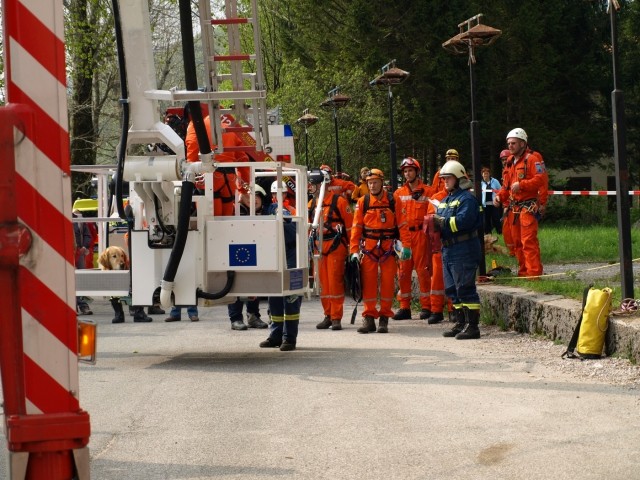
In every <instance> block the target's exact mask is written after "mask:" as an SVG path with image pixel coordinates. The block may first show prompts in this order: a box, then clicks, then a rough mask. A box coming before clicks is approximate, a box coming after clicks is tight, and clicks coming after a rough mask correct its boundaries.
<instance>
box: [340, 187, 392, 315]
mask: <svg viewBox="0 0 640 480" xmlns="http://www.w3.org/2000/svg"><path fill="white" fill-rule="evenodd" d="M389 196H390V195H389V194H387V192H386V191H384V190H383V191H382V192H381V194H380V196H379V197H380V198H378V197H375V196H373V195H371V194H369V195H368V197H369V209H368V210H367V211H366V212H364V211H363V210H364V201H365V199H366V198H367V195H365V196H364V197H361V198H359V199H358V203H357V205H356V210H355V213H354V216H353V227H352V228H351V242H350V245H349V253H351V254H354V253H358V252H360V251H361V252H362V253H363V257H362V261H361V264H360V274H361V276H362V302H363V303H364V311H363V312H362V316H363V317H373V318H374V319H376V318H378V317H381V316H383V317H387V318H390V317H392V316H393V311H392V310H391V304H392V303H393V292H394V289H395V276H396V256H395V254H394V249H393V244H394V242H395V240H396V239H397V233H396V226H397V224H396V215H395V212H394V211H393V210H392V209H391V205H390V201H389ZM378 275H379V276H380V279H379V280H378ZM378 285H380V309H378V308H376V305H377V298H378Z"/></svg>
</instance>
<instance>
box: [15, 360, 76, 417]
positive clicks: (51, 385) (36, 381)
mask: <svg viewBox="0 0 640 480" xmlns="http://www.w3.org/2000/svg"><path fill="white" fill-rule="evenodd" d="M24 367H25V368H24V370H25V383H26V393H27V398H28V399H29V401H30V402H31V403H33V404H34V405H35V406H36V407H37V408H38V409H39V410H41V411H42V412H43V413H58V412H73V411H76V410H78V408H80V404H79V402H78V399H77V398H76V397H74V396H73V395H71V393H70V392H68V391H67V390H66V389H64V388H63V387H62V385H60V384H59V383H58V382H56V381H55V380H54V379H53V378H51V377H50V376H49V375H48V374H47V372H45V371H44V370H42V369H41V368H40V367H39V366H38V365H37V364H36V363H35V362H34V361H33V360H31V359H30V358H29V357H28V356H26V355H25V356H24Z"/></svg>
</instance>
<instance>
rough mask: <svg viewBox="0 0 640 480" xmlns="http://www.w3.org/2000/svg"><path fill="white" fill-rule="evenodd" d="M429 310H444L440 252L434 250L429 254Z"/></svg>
mask: <svg viewBox="0 0 640 480" xmlns="http://www.w3.org/2000/svg"><path fill="white" fill-rule="evenodd" d="M431 263H432V265H433V266H432V272H433V273H432V275H431V311H432V312H434V313H442V312H443V311H444V271H443V268H442V252H435V253H434V254H433V255H432V256H431Z"/></svg>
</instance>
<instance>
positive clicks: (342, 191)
mask: <svg viewBox="0 0 640 480" xmlns="http://www.w3.org/2000/svg"><path fill="white" fill-rule="evenodd" d="M355 189H356V184H355V183H353V182H352V181H350V180H342V179H341V178H336V177H332V178H331V182H330V183H329V185H327V190H328V191H330V192H331V193H337V194H338V195H342V196H343V197H344V198H345V200H347V201H350V200H351V195H352V194H353V191H354V190H355Z"/></svg>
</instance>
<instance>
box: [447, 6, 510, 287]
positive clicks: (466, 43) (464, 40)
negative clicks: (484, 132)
mask: <svg viewBox="0 0 640 480" xmlns="http://www.w3.org/2000/svg"><path fill="white" fill-rule="evenodd" d="M482 17H483V14H482V13H479V14H478V15H476V16H474V17H471V18H469V19H467V20H465V21H464V22H462V23H459V24H458V28H459V29H460V33H458V34H457V35H456V36H454V37H451V38H450V39H449V40H447V41H446V42H444V43H443V44H442V47H443V48H444V49H445V50H447V51H448V52H451V53H453V54H456V55H461V54H467V55H468V57H469V83H470V84H471V126H470V129H471V169H472V171H473V188H474V190H475V193H476V198H477V199H478V202H480V203H482V188H481V185H480V180H481V178H482V172H481V168H482V166H481V162H480V137H479V135H478V121H477V120H476V85H475V84H476V77H475V72H474V65H475V63H476V56H475V49H476V48H477V47H482V46H488V45H491V44H492V43H493V42H495V41H496V40H497V39H498V37H499V36H500V34H501V33H502V32H501V31H500V30H497V29H495V28H493V27H490V26H488V25H483V24H482V23H481V21H482ZM478 233H479V234H480V238H482V236H483V235H484V226H483V225H482V224H481V225H480V228H479V232H478ZM480 245H481V247H482V256H481V261H480V271H479V273H480V275H485V274H486V273H487V266H486V263H485V251H484V242H480Z"/></svg>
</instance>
